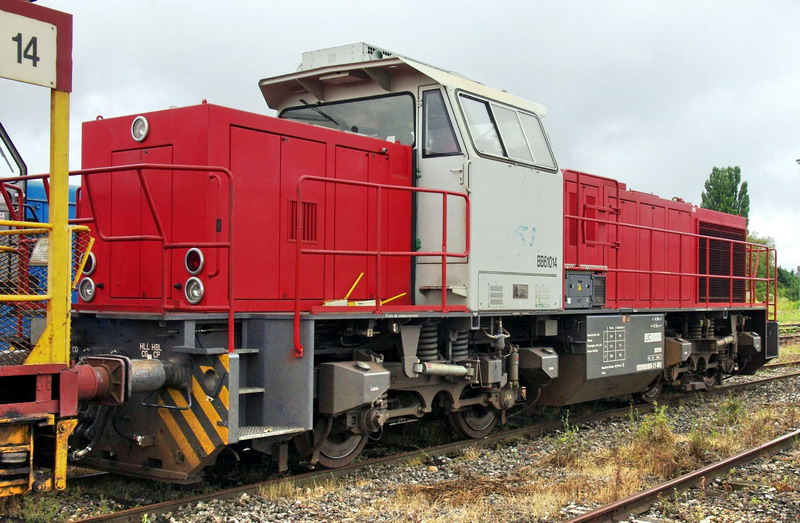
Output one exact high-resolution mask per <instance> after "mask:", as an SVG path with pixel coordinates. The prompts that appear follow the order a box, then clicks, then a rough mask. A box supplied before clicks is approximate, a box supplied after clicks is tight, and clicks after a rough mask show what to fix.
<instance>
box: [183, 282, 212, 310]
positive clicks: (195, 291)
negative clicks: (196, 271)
mask: <svg viewBox="0 0 800 523" xmlns="http://www.w3.org/2000/svg"><path fill="white" fill-rule="evenodd" d="M205 292H206V290H205V288H204V287H203V282H201V281H200V278H195V277H191V278H189V279H188V280H186V285H184V286H183V294H184V295H185V296H186V301H188V302H189V303H191V304H192V305H197V304H198V303H200V300H202V299H203V294H205Z"/></svg>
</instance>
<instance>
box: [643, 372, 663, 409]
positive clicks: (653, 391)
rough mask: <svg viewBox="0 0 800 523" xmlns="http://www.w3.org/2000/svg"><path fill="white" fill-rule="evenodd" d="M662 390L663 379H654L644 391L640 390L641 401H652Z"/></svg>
mask: <svg viewBox="0 0 800 523" xmlns="http://www.w3.org/2000/svg"><path fill="white" fill-rule="evenodd" d="M663 390H664V381H663V380H662V379H661V378H658V379H656V381H654V382H653V383H651V384H650V385H648V387H647V388H646V389H644V392H642V401H644V402H645V403H653V402H654V401H656V400H657V399H658V397H659V396H661V392H662V391H663Z"/></svg>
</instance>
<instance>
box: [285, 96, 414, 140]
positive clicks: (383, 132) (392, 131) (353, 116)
mask: <svg viewBox="0 0 800 523" xmlns="http://www.w3.org/2000/svg"><path fill="white" fill-rule="evenodd" d="M300 101H301V102H303V100H300ZM280 117H281V118H284V119H287V120H294V121H297V122H303V123H310V124H313V125H321V126H323V127H329V128H331V129H338V130H340V131H348V132H351V133H358V134H363V135H365V136H371V137H373V138H380V139H381V140H388V141H390V142H395V141H399V142H400V143H402V144H404V145H412V146H413V145H414V98H413V97H412V96H411V95H410V94H408V93H404V94H392V95H388V96H379V97H372V98H361V99H357V100H347V101H346V102H330V103H318V104H313V105H312V104H306V105H304V106H301V107H291V108H289V109H286V110H284V111H283V112H281V114H280Z"/></svg>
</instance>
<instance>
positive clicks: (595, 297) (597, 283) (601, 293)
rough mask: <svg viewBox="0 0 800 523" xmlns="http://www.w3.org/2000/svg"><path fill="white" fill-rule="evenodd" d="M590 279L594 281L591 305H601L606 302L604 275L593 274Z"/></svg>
mask: <svg viewBox="0 0 800 523" xmlns="http://www.w3.org/2000/svg"><path fill="white" fill-rule="evenodd" d="M592 281H593V282H594V288H593V289H594V290H593V291H592V306H593V307H602V306H603V305H605V304H606V277H605V276H600V275H598V274H595V275H594V277H593V278H592Z"/></svg>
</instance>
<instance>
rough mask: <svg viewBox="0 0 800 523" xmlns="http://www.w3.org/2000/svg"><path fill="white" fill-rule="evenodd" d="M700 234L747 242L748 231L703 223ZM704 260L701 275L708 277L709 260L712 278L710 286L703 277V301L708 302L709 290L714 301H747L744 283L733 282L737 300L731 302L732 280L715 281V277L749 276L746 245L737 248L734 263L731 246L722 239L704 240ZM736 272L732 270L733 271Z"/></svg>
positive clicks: (702, 245) (701, 249)
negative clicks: (747, 273)
mask: <svg viewBox="0 0 800 523" xmlns="http://www.w3.org/2000/svg"><path fill="white" fill-rule="evenodd" d="M700 234H701V235H703V236H711V237H712V238H724V239H727V240H740V241H746V240H747V231H746V230H745V229H738V228H736V227H727V226H724V225H718V224H715V223H707V222H700ZM698 242H699V243H700V249H699V253H700V259H699V260H698V267H699V270H698V271H697V272H698V274H706V258H708V267H709V271H708V273H709V274H710V275H711V276H712V277H711V278H709V279H708V280H709V281H708V285H707V284H706V278H705V277H704V276H700V278H699V279H700V285H699V286H698V289H699V295H698V297H697V300H698V301H699V302H704V301H706V287H708V300H709V301H711V302H727V301H734V302H737V301H739V302H742V301H745V282H744V280H733V299H731V281H730V279H728V278H714V277H713V276H731V275H732V276H745V275H746V265H747V254H746V252H745V246H744V245H741V244H734V245H733V252H732V254H733V260H731V244H730V243H729V242H726V241H721V240H707V239H704V238H700V239H699V240H698ZM731 269H732V270H731Z"/></svg>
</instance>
